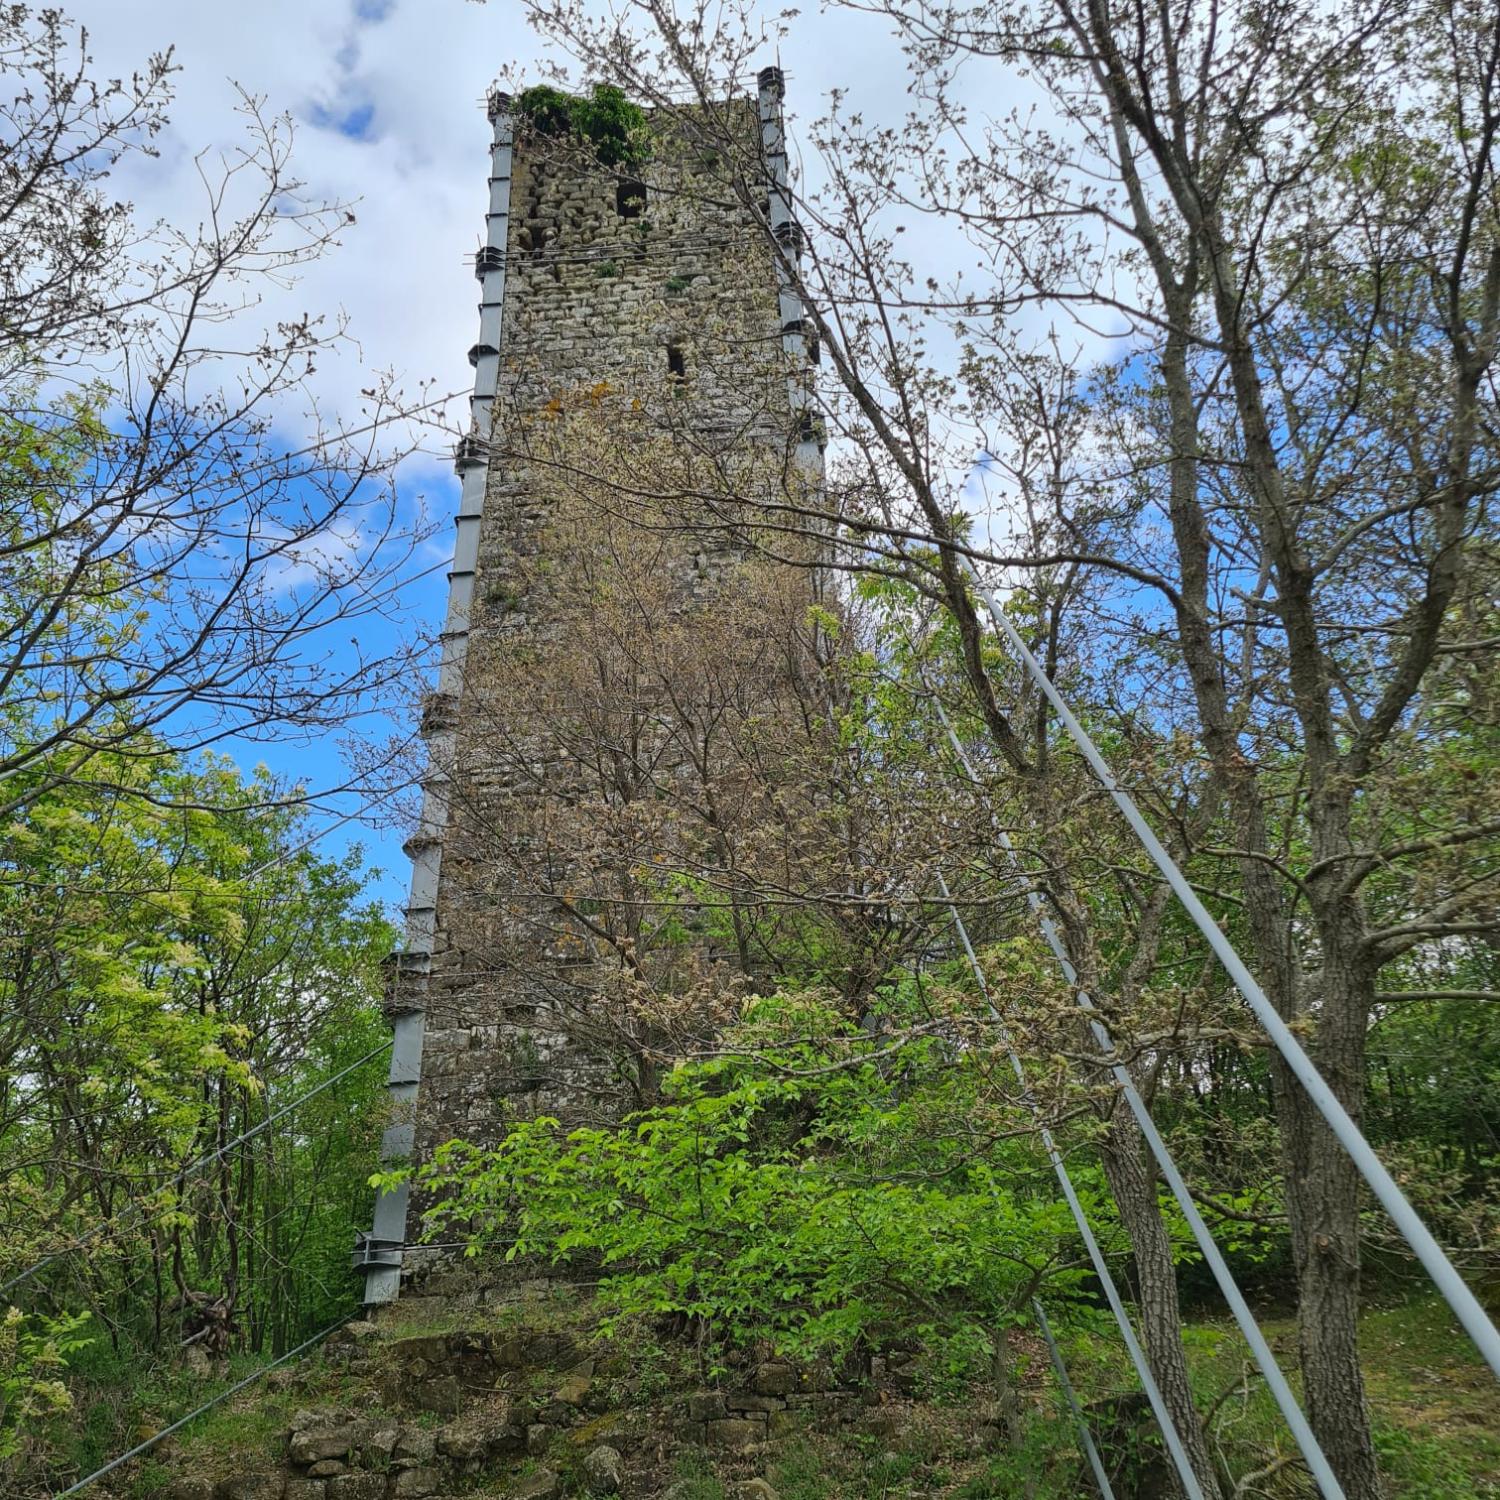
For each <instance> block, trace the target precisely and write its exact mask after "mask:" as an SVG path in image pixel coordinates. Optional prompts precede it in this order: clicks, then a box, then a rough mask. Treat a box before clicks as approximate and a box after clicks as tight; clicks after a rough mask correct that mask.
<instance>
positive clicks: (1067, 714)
mask: <svg viewBox="0 0 1500 1500" xmlns="http://www.w3.org/2000/svg"><path fill="white" fill-rule="evenodd" d="M963 566H964V569H965V571H966V573H967V574H968V577H969V578H970V580H971V581H972V583H973V585H974V588H975V591H976V592H977V593H978V594H979V597H980V598H981V599H982V600H983V601H984V604H985V608H986V609H987V610H988V611H989V615H990V619H991V620H992V621H993V622H994V625H995V629H996V630H997V631H999V633H1000V634H1001V635H1002V636H1003V637H1004V638H1005V640H1006V642H1007V643H1008V644H1009V645H1010V647H1011V649H1012V650H1013V651H1014V652H1015V653H1016V655H1017V656H1018V657H1019V658H1020V660H1021V663H1022V665H1023V666H1024V667H1025V669H1026V671H1027V673H1028V675H1029V676H1030V677H1031V679H1032V681H1033V682H1035V683H1036V685H1037V687H1038V688H1039V689H1040V690H1041V692H1042V693H1043V695H1044V696H1045V697H1046V699H1047V701H1048V702H1049V703H1050V704H1051V705H1052V707H1053V709H1054V710H1055V712H1056V713H1057V716H1058V718H1059V720H1061V722H1062V724H1063V727H1064V728H1065V729H1066V730H1067V731H1068V734H1069V736H1070V737H1071V739H1072V741H1073V743H1074V744H1075V745H1077V746H1078V748H1079V750H1080V751H1081V752H1082V754H1083V758H1084V759H1085V760H1086V761H1087V762H1088V764H1089V768H1090V770H1092V771H1093V773H1094V775H1095V776H1096V777H1097V778H1098V780H1099V784H1100V785H1101V786H1103V788H1104V789H1105V791H1107V792H1108V793H1109V795H1110V797H1111V798H1112V799H1113V800H1114V803H1115V806H1116V807H1118V808H1119V809H1120V812H1121V813H1122V814H1123V815H1124V818H1125V821H1126V822H1127V823H1128V824H1129V825H1130V828H1131V830H1132V831H1133V832H1134V834H1135V836H1136V837H1137V838H1138V839H1139V840H1140V842H1141V846H1142V847H1143V848H1144V849H1145V851H1146V853H1147V854H1148V855H1150V857H1151V862H1152V863H1153V864H1154V865H1155V866H1156V868H1157V869H1158V870H1160V871H1161V873H1162V875H1163V877H1164V878H1165V879H1166V882H1167V884H1168V885H1169V886H1170V887H1171V888H1172V892H1173V894H1174V895H1175V896H1176V897H1177V899H1178V900H1179V901H1180V902H1181V903H1182V905H1183V907H1184V909H1185V910H1186V911H1187V913H1188V915H1189V916H1190V917H1191V918H1192V919H1193V923H1194V925H1195V926H1196V927H1197V928H1198V931H1199V932H1201V933H1202V934H1203V936H1204V938H1205V939H1206V940H1207V942H1208V945H1209V947H1210V948H1212V949H1213V951H1214V955H1215V957H1217V958H1218V960H1219V962H1220V963H1221V964H1222V965H1223V966H1224V972H1225V973H1226V974H1228V975H1229V977H1230V979H1232V980H1233V981H1234V984H1235V987H1236V988H1237V989H1238V990H1239V992H1240V993H1241V994H1242V995H1243V996H1244V997H1245V1000H1246V1001H1247V1002H1248V1004H1249V1006H1250V1009H1251V1010H1253V1011H1254V1012H1255V1016H1256V1019H1257V1020H1258V1021H1259V1022H1260V1024H1261V1025H1262V1027H1264V1028H1265V1032H1266V1035H1267V1036H1269V1037H1270V1038H1271V1041H1272V1043H1273V1044H1274V1045H1275V1047H1276V1050H1277V1051H1278V1052H1280V1053H1281V1055H1282V1057H1283V1058H1284V1059H1285V1060H1286V1064H1287V1066H1288V1067H1289V1068H1290V1069H1291V1070H1292V1072H1293V1073H1294V1074H1295V1075H1296V1077H1297V1079H1298V1081H1299V1082H1300V1083H1301V1084H1302V1087H1303V1088H1304V1089H1306V1090H1307V1094H1308V1097H1309V1098H1310V1099H1311V1100H1312V1101H1313V1103H1314V1104H1315V1105H1316V1106H1317V1108H1318V1111H1319V1113H1321V1114H1322V1116H1323V1118H1324V1119H1325V1120H1326V1121H1327V1122H1328V1125H1329V1128H1330V1129H1331V1130H1332V1131H1333V1133H1334V1135H1336V1136H1337V1137H1338V1139H1339V1142H1340V1143H1341V1144H1342V1145H1343V1147H1344V1149H1345V1150H1346V1151H1347V1152H1348V1153H1349V1155H1350V1157H1351V1158H1352V1160H1353V1162H1354V1165H1355V1166H1356V1167H1357V1168H1358V1170H1359V1173H1360V1175H1361V1176H1362V1177H1363V1178H1364V1179H1365V1181H1366V1182H1367V1183H1369V1185H1370V1189H1371V1191H1372V1192H1373V1193H1374V1194H1375V1196H1376V1198H1378V1199H1379V1200H1380V1206H1381V1207H1382V1208H1383V1209H1385V1211H1386V1213H1387V1214H1389V1215H1390V1217H1391V1221H1392V1223H1394V1224H1395V1225H1396V1227H1397V1228H1398V1229H1399V1230H1400V1231H1401V1233H1402V1234H1403V1235H1404V1236H1405V1238H1406V1242H1407V1243H1408V1244H1409V1245H1410V1246H1411V1247H1412V1249H1413V1250H1414V1251H1415V1252H1416V1256H1417V1259H1418V1260H1420V1261H1421V1262H1422V1265H1423V1266H1424V1267H1425V1269H1426V1271H1427V1274H1428V1275H1429V1276H1431V1277H1432V1280H1433V1283H1434V1284H1435V1285H1436V1287H1437V1289H1438V1290H1439V1291H1440V1292H1441V1293H1442V1294H1443V1297H1444V1298H1445V1299H1446V1301H1447V1303H1448V1306H1449V1307H1451V1308H1452V1309H1453V1311H1454V1313H1455V1315H1456V1316H1457V1318H1458V1320H1459V1322H1460V1323H1461V1324H1463V1326H1464V1329H1465V1330H1466V1331H1467V1333H1468V1335H1469V1337H1470V1338H1472V1339H1473V1340H1474V1343H1475V1344H1476V1346H1477V1347H1478V1349H1479V1352H1480V1353H1481V1354H1483V1355H1484V1357H1485V1359H1486V1360H1487V1361H1488V1363H1489V1366H1490V1368H1491V1369H1492V1370H1493V1371H1494V1372H1495V1374H1496V1375H1500V1330H1497V1329H1496V1327H1495V1325H1494V1324H1493V1323H1492V1322H1491V1321H1490V1319H1489V1316H1488V1314H1487V1313H1486V1312H1485V1310H1484V1309H1483V1308H1482V1307H1481V1306H1480V1305H1479V1299H1478V1298H1477V1297H1476V1296H1475V1295H1474V1293H1473V1292H1471V1291H1470V1290H1469V1287H1468V1285H1467V1283H1466V1282H1465V1281H1464V1279H1463V1277H1462V1276H1460V1275H1459V1274H1458V1270H1457V1268H1456V1267H1455V1266H1454V1264H1453V1262H1452V1261H1450V1260H1449V1259H1448V1257H1447V1255H1445V1254H1444V1253H1443V1248H1442V1246H1441V1245H1439V1244H1438V1242H1437V1240H1436V1239H1435V1238H1433V1235H1432V1231H1431V1230H1429V1229H1428V1227H1427V1226H1426V1225H1425V1224H1424V1223H1423V1222H1422V1220H1421V1218H1420V1216H1419V1215H1418V1213H1417V1211H1416V1209H1414V1208H1413V1207H1412V1206H1411V1204H1410V1203H1409V1202H1408V1201H1407V1198H1406V1195H1405V1194H1404V1193H1403V1192H1402V1191H1401V1189H1400V1188H1399V1187H1397V1186H1396V1181H1395V1179H1394V1178H1393V1177H1392V1176H1391V1174H1390V1173H1389V1172H1388V1171H1387V1170H1386V1168H1385V1164H1384V1163H1383V1162H1382V1161H1381V1160H1380V1158H1379V1157H1378V1156H1377V1155H1376V1154H1375V1151H1374V1149H1373V1148H1372V1147H1371V1145H1370V1143H1369V1142H1368V1141H1367V1140H1366V1139H1365V1137H1364V1134H1363V1132H1362V1131H1361V1130H1360V1128H1359V1126H1358V1125H1356V1124H1355V1123H1354V1120H1353V1119H1352V1118H1351V1116H1350V1114H1349V1111H1348V1110H1346V1109H1345V1108H1344V1106H1343V1105H1342V1104H1341V1103H1340V1102H1339V1099H1338V1096H1337V1095H1336V1094H1335V1093H1334V1092H1333V1090H1332V1089H1331V1088H1330V1087H1329V1086H1328V1080H1327V1079H1326V1078H1324V1077H1323V1075H1322V1074H1321V1073H1320V1072H1319V1071H1318V1069H1317V1067H1316V1066H1315V1065H1314V1063H1313V1061H1312V1059H1311V1058H1310V1057H1309V1056H1308V1055H1307V1053H1306V1052H1305V1051H1304V1050H1303V1047H1302V1043H1301V1042H1299V1041H1298V1040H1297V1038H1296V1036H1295V1035H1293V1033H1292V1030H1291V1028H1290V1027H1289V1026H1288V1025H1287V1023H1286V1022H1285V1021H1284V1020H1282V1018H1281V1015H1280V1013H1279V1012H1278V1011H1277V1009H1276V1007H1275V1006H1274V1005H1272V1004H1271V1002H1270V1000H1269V999H1268V998H1267V996H1266V993H1265V991H1264V990H1262V989H1261V987H1260V983H1259V981H1258V980H1257V979H1256V978H1255V976H1254V975H1253V974H1252V973H1251V972H1250V970H1249V969H1248V968H1247V967H1246V965H1245V962H1244V960H1243V959H1242V958H1241V957H1240V956H1239V954H1238V952H1236V951H1235V947H1234V944H1233V943H1231V942H1230V941H1229V939H1228V938H1227V937H1226V936H1225V935H1224V933H1222V932H1221V931H1220V930H1219V925H1218V923H1217V922H1215V921H1214V919H1213V916H1212V915H1211V913H1210V912H1209V910H1208V908H1207V907H1206V906H1204V904H1203V902H1202V901H1200V900H1199V899H1198V893H1197V892H1196V891H1195V890H1194V889H1193V888H1192V886H1191V885H1189V884H1188V881H1187V877H1186V876H1185V875H1184V874H1183V873H1182V871H1181V870H1180V869H1179V868H1178V865H1177V861H1176V860H1174V859H1173V858H1172V856H1171V855H1170V854H1169V853H1167V851H1166V849H1165V848H1164V847H1163V846H1162V843H1161V840H1160V839H1158V838H1157V836H1156V834H1155V832H1154V831H1153V830H1152V828H1151V825H1150V824H1149V823H1148V822H1147V821H1146V819H1145V818H1144V817H1143V816H1142V815H1141V810H1140V809H1139V808H1138V807H1137V806H1136V805H1135V800H1134V798H1132V797H1131V795H1130V794H1129V793H1128V792H1127V791H1125V790H1124V788H1123V787H1121V785H1120V784H1119V782H1118V781H1116V780H1115V776H1114V773H1113V772H1112V771H1111V770H1110V768H1109V763H1108V762H1107V761H1106V760H1105V759H1104V756H1103V755H1102V754H1101V753H1100V751H1099V747H1098V746H1097V745H1096V744H1095V743H1094V741H1093V740H1092V739H1091V738H1090V736H1089V733H1088V731H1087V730H1086V729H1085V728H1084V727H1083V725H1082V724H1080V723H1079V722H1078V720H1077V719H1076V718H1075V717H1074V716H1073V713H1072V710H1070V709H1069V707H1068V705H1067V704H1066V703H1065V702H1064V701H1063V697H1062V694H1061V693H1059V692H1058V690H1057V688H1056V686H1055V685H1054V684H1053V682H1052V679H1051V678H1050V677H1048V676H1047V674H1046V672H1045V671H1044V670H1043V669H1042V665H1041V663H1040V662H1038V661H1037V659H1036V657H1035V656H1034V655H1033V654H1032V652H1031V648H1030V647H1029V646H1027V644H1026V642H1025V640H1024V639H1023V638H1022V636H1021V633H1020V631H1018V630H1017V629H1016V627H1015V625H1014V624H1012V623H1011V621H1010V620H1009V619H1007V618H1006V616H1005V613H1004V612H1003V611H1002V610H1001V609H1000V607H999V606H998V605H997V604H996V603H995V597H994V595H993V594H992V593H991V592H990V590H989V589H988V588H986V587H985V585H984V583H983V582H982V580H981V579H980V577H979V575H978V573H977V572H976V571H975V569H974V566H973V564H972V563H970V562H969V561H968V560H967V559H964V560H963Z"/></svg>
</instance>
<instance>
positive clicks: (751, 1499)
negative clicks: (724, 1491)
mask: <svg viewBox="0 0 1500 1500" xmlns="http://www.w3.org/2000/svg"><path fill="white" fill-rule="evenodd" d="M729 1493H730V1494H731V1495H733V1496H734V1500H781V1496H780V1495H778V1494H777V1493H776V1491H775V1490H774V1489H772V1488H771V1486H770V1485H769V1484H768V1483H767V1482H766V1481H765V1480H764V1479H746V1480H745V1481H743V1483H740V1484H737V1485H735V1487H734V1488H733V1489H732V1490H730V1492H729Z"/></svg>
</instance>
